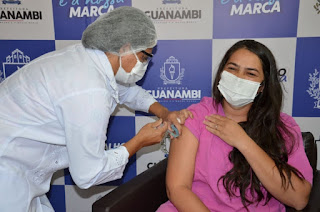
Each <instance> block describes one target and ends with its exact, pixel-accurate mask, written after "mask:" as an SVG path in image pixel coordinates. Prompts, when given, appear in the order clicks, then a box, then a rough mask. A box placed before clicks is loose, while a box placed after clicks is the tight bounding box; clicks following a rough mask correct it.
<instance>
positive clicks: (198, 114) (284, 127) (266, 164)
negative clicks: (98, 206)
mask: <svg viewBox="0 0 320 212" xmlns="http://www.w3.org/2000/svg"><path fill="white" fill-rule="evenodd" d="M281 105H282V89H281V85H280V82H279V76H278V72H277V67H276V62H275V59H274V56H273V55H272V53H271V52H270V50H269V49H268V48H267V47H266V46H264V45H263V44H261V43H259V42H256V41H253V40H243V41H239V42H237V43H236V44H234V45H233V46H232V47H231V48H230V49H229V50H228V51H227V52H226V54H225V56H224V58H223V59H222V61H221V63H220V66H219V69H218V72H217V75H216V79H215V81H214V85H213V98H209V97H204V98H203V99H202V100H201V102H200V103H198V104H194V105H191V106H190V107H189V110H190V111H191V112H192V113H193V115H194V118H193V119H188V120H187V121H186V123H185V126H184V127H183V130H182V134H181V136H180V137H179V138H177V139H174V140H173V141H172V142H171V146H170V154H169V160H168V167H167V176H166V184H167V194H168V197H169V201H168V202H166V203H164V204H162V205H161V206H160V208H158V210H157V211H158V212H164V211H193V212H194V211H196V212H200V211H222V212H228V211H258V212H261V211H285V210H286V209H285V206H284V205H288V206H291V207H293V208H295V209H297V210H300V209H303V208H304V207H305V206H306V205H307V203H308V199H309V194H310V191H311V183H312V178H313V176H312V168H311V166H310V164H309V161H308V159H307V156H306V154H305V151H304V147H303V141H302V136H301V132H300V128H299V126H298V125H297V123H296V122H295V121H294V119H293V118H292V117H291V116H289V115H287V114H285V113H281V112H280V110H281Z"/></svg>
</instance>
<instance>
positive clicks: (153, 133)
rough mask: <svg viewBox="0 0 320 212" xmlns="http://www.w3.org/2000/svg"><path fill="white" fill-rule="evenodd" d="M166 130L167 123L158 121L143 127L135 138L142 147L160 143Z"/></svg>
mask: <svg viewBox="0 0 320 212" xmlns="http://www.w3.org/2000/svg"><path fill="white" fill-rule="evenodd" d="M167 129H168V123H167V122H162V119H159V120H157V121H155V122H151V123H148V124H146V125H145V126H143V127H142V128H141V129H140V130H139V132H138V134H137V135H136V136H135V139H137V140H138V141H139V143H140V145H141V148H142V147H145V146H150V145H153V144H157V143H160V141H161V140H162V138H163V136H164V134H165V132H166V131H167Z"/></svg>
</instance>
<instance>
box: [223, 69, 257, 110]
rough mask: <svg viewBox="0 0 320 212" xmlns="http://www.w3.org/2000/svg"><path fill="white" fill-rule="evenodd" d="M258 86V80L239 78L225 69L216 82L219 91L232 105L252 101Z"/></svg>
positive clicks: (240, 105) (239, 105)
mask: <svg viewBox="0 0 320 212" xmlns="http://www.w3.org/2000/svg"><path fill="white" fill-rule="evenodd" d="M259 87H260V83H259V82H254V81H251V80H245V79H241V78H239V77H237V76H235V75H233V74H231V73H229V72H227V71H223V72H222V74H221V79H220V81H219V84H218V89H219V91H220V93H221V94H222V95H223V97H224V98H225V100H226V101H227V102H228V103H229V104H230V105H232V106H233V107H242V106H245V105H247V104H249V103H251V102H253V101H254V98H255V97H256V96H257V92H258V89H259Z"/></svg>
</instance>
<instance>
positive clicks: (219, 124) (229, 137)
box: [203, 114, 250, 148]
mask: <svg viewBox="0 0 320 212" xmlns="http://www.w3.org/2000/svg"><path fill="white" fill-rule="evenodd" d="M203 123H204V124H205V125H206V129H207V130H208V131H209V132H211V133H213V134H215V135H217V136H218V137H220V138H221V139H222V140H224V141H225V142H226V143H228V144H229V145H230V146H233V147H236V148H238V147H239V145H241V144H243V142H245V141H247V140H248V139H250V137H249V136H248V134H247V133H246V132H245V131H244V130H243V128H242V127H241V126H240V125H239V124H238V123H237V122H235V121H233V120H231V119H229V118H227V117H224V116H220V115H217V114H212V115H210V116H206V117H205V120H204V121H203Z"/></svg>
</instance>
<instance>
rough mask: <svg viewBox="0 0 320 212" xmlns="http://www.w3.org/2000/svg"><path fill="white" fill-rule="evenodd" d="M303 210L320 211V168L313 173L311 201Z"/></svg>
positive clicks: (307, 211)
mask: <svg viewBox="0 0 320 212" xmlns="http://www.w3.org/2000/svg"><path fill="white" fill-rule="evenodd" d="M303 211H306V212H309V211H310V212H314V211H320V170H316V171H315V173H314V175H313V185H312V190H311V194H310V198H309V203H308V205H307V206H306V208H305V209H304V210H303Z"/></svg>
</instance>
